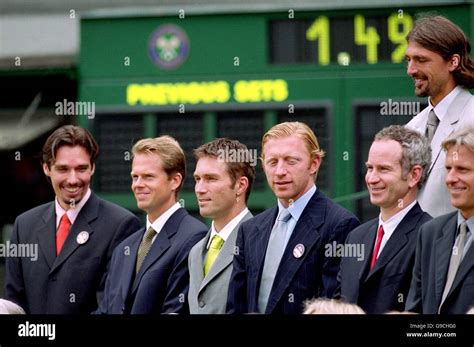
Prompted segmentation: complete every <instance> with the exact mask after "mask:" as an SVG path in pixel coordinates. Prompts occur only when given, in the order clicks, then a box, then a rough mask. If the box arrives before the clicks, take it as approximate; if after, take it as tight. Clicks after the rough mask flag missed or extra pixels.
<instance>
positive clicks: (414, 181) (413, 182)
mask: <svg viewBox="0 0 474 347" xmlns="http://www.w3.org/2000/svg"><path fill="white" fill-rule="evenodd" d="M422 174H423V168H422V167H421V166H420V165H415V166H413V167H412V168H411V170H410V173H409V175H408V176H409V177H408V186H409V187H410V188H413V187H415V186H417V185H418V182H420V180H421V175H422Z"/></svg>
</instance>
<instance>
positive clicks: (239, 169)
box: [194, 138, 255, 202]
mask: <svg viewBox="0 0 474 347" xmlns="http://www.w3.org/2000/svg"><path fill="white" fill-rule="evenodd" d="M226 151H235V152H236V153H241V154H247V158H249V156H250V154H251V153H250V152H249V150H248V148H247V146H246V145H244V144H243V143H241V142H239V141H237V140H231V139H228V138H217V139H215V140H213V141H211V142H208V143H205V144H203V145H201V146H199V147H198V148H196V149H195V150H194V158H196V160H199V159H201V158H203V157H211V158H217V159H219V158H222V156H223V155H224V158H226V157H225V154H224V153H225V152H226ZM223 162H224V163H225V165H226V168H227V173H228V174H229V176H230V178H231V181H232V186H234V185H235V182H236V181H237V179H238V178H239V177H247V179H248V181H249V186H248V188H247V191H246V192H245V202H247V201H248V198H249V196H250V191H251V190H252V185H253V182H254V180H255V166H254V165H252V163H251V161H249V160H238V161H235V162H234V161H228V160H223Z"/></svg>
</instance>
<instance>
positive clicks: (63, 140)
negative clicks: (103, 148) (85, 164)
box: [41, 125, 99, 169]
mask: <svg viewBox="0 0 474 347" xmlns="http://www.w3.org/2000/svg"><path fill="white" fill-rule="evenodd" d="M63 146H70V147H74V146H81V147H82V148H84V150H85V151H86V152H87V154H89V157H90V163H91V166H92V167H93V166H94V163H95V160H96V159H97V156H98V155H99V145H98V144H97V142H96V141H95V140H94V138H93V137H92V135H91V133H90V132H89V131H88V130H86V129H84V128H80V127H77V126H74V125H64V126H62V127H60V128H58V129H56V130H55V131H54V132H53V133H52V134H51V135H49V137H48V139H47V140H46V142H45V144H44V146H43V149H42V152H41V162H42V163H43V164H46V165H48V168H50V169H51V165H52V164H53V163H54V162H55V161H56V154H57V153H58V150H59V148H61V147H63Z"/></svg>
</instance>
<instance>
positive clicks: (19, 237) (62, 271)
mask: <svg viewBox="0 0 474 347" xmlns="http://www.w3.org/2000/svg"><path fill="white" fill-rule="evenodd" d="M139 228H140V221H139V220H138V218H137V217H135V216H134V215H133V214H132V213H131V212H129V211H127V210H125V209H123V208H121V207H119V206H117V205H115V204H112V203H110V202H107V201H104V200H102V199H99V198H98V197H97V196H96V195H95V194H94V193H92V194H91V196H90V198H89V200H88V201H87V202H86V204H85V205H84V206H83V208H82V209H81V212H80V213H79V215H78V216H77V219H76V220H75V222H74V224H73V225H72V226H71V230H70V231H69V234H68V237H67V239H66V241H65V243H64V246H63V248H62V250H61V253H60V254H59V256H58V257H56V212H55V208H54V202H50V203H47V204H44V205H41V206H38V207H35V208H33V209H31V210H29V211H27V212H25V213H23V214H21V215H20V216H18V218H17V219H16V221H15V225H14V227H13V234H12V237H11V243H12V244H18V243H21V244H32V245H36V246H37V249H38V259H37V260H36V261H33V260H32V259H31V258H17V257H8V258H7V259H6V279H5V282H6V283H5V294H6V298H7V299H8V300H11V301H13V302H16V303H17V304H18V305H20V306H21V307H23V309H24V310H25V311H26V312H27V313H34V314H50V313H51V314H75V313H83V314H90V313H91V312H92V311H94V310H96V309H97V307H98V303H99V302H100V298H101V296H102V291H103V289H104V285H105V278H106V272H107V265H108V263H109V260H110V258H111V257H112V253H113V250H114V248H115V247H116V246H117V245H118V244H119V243H120V242H121V241H122V240H123V239H125V238H126V237H127V236H129V235H131V234H132V233H133V232H135V231H137V230H138V229H139ZM81 231H87V232H88V233H89V239H88V241H87V242H86V243H84V244H79V243H78V242H77V240H76V237H77V235H78V234H79V233H80V232H81Z"/></svg>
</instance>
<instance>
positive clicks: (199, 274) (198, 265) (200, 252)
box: [189, 231, 225, 291]
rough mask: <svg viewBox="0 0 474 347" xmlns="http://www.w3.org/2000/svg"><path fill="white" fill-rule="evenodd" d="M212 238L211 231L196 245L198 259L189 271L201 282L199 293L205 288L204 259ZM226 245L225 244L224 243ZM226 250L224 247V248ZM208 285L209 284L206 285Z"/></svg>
mask: <svg viewBox="0 0 474 347" xmlns="http://www.w3.org/2000/svg"><path fill="white" fill-rule="evenodd" d="M210 237H211V231H209V232H208V233H207V234H206V236H205V237H204V238H203V239H202V240H201V241H199V242H198V243H197V244H196V246H195V247H196V258H193V259H192V264H191V266H192V267H190V269H189V271H193V276H196V278H197V282H199V283H200V284H199V291H201V290H202V289H203V288H204V282H203V280H204V257H205V256H206V252H207V249H206V246H207V243H208V242H209V238H210ZM224 244H225V243H224ZM222 248H224V246H222ZM206 284H207V283H206Z"/></svg>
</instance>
